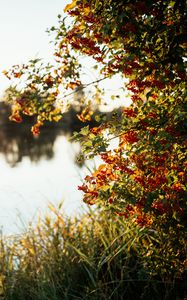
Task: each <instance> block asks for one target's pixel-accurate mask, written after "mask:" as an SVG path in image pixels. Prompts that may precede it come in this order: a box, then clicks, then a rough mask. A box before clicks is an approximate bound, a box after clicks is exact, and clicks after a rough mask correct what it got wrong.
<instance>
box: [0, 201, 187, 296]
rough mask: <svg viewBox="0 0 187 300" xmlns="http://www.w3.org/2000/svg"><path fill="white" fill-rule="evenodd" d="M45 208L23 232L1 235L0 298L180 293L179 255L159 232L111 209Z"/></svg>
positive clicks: (181, 272)
mask: <svg viewBox="0 0 187 300" xmlns="http://www.w3.org/2000/svg"><path fill="white" fill-rule="evenodd" d="M50 209H51V211H52V212H53V215H51V214H50V215H47V216H46V217H45V218H44V219H42V220H41V219H39V220H38V223H37V226H33V227H30V228H28V230H27V232H25V233H23V234H22V235H19V236H14V237H3V236H2V237H1V244H0V295H1V296H0V299H7V300H79V299H80V300H110V299H111V300H112V299H113V300H131V299H132V300H136V299H149V300H152V299H158V300H161V299H168V300H170V299H174V300H176V299H181V300H182V299H183V298H184V272H185V271H184V264H183V263H184V259H183V257H182V258H181V256H180V257H177V256H176V257H173V252H172V251H170V250H169V248H170V246H171V245H170V241H167V240H165V236H164V237H162V236H161V235H160V234H159V235H158V234H157V232H156V231H153V230H149V229H145V228H141V227H138V226H137V225H135V224H134V223H133V222H131V220H126V221H125V220H124V219H122V218H121V217H117V216H114V215H112V214H111V213H110V212H99V213H98V212H93V211H90V212H87V213H85V214H84V215H82V216H81V217H80V218H78V217H77V218H69V217H66V216H64V214H63V212H61V211H60V208H59V209H55V208H54V207H53V206H50ZM163 241H165V242H163ZM181 243H183V244H184V241H181ZM167 244H168V245H167ZM179 246H180V245H179ZM168 247H169V248H168ZM179 248H180V247H179ZM170 252H171V253H170ZM178 255H179V254H178ZM172 259H173V263H172Z"/></svg>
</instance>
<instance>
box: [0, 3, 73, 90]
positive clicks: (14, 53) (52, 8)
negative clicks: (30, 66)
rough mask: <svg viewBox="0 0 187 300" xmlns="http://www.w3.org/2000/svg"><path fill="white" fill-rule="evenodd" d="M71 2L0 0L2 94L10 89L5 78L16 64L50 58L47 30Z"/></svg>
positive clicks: (0, 85)
mask: <svg viewBox="0 0 187 300" xmlns="http://www.w3.org/2000/svg"><path fill="white" fill-rule="evenodd" d="M69 2H71V1H70V0H69V1H68V0H0V94H1V93H2V91H3V89H4V88H5V87H7V86H8V85H9V81H8V80H7V79H6V78H5V76H4V75H3V74H2V71H3V70H4V69H7V68H9V67H11V66H12V65H14V64H19V63H26V62H27V61H28V60H29V59H32V58H34V57H36V56H37V57H41V58H46V59H48V58H49V57H50V53H51V49H50V44H49V41H50V38H49V36H48V34H47V33H46V32H45V31H46V29H47V28H49V27H51V26H53V25H56V24H57V15H58V14H63V8H64V7H65V6H66V5H67V3H69Z"/></svg>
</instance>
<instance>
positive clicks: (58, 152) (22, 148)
mask: <svg viewBox="0 0 187 300" xmlns="http://www.w3.org/2000/svg"><path fill="white" fill-rule="evenodd" d="M11 126H12V125H11ZM11 126H8V127H7V126H1V127H0V178H1V180H0V226H1V228H2V230H3V232H4V233H5V234H16V233H19V232H21V231H23V230H25V229H26V228H27V226H28V224H29V223H30V222H35V221H36V220H37V218H38V215H39V214H41V215H44V214H45V213H46V212H47V210H48V203H53V204H54V205H55V206H56V205H58V204H59V203H60V202H62V201H63V202H64V204H63V205H64V211H65V213H66V214H68V215H73V214H77V213H79V212H81V210H82V209H83V207H85V206H84V205H83V203H82V201H81V198H82V194H81V192H80V191H78V189H77V186H78V185H80V184H81V182H82V179H83V178H84V177H85V175H86V174H88V173H89V171H88V169H87V166H86V165H83V166H80V165H78V164H77V163H76V157H77V155H78V153H79V152H80V147H79V144H77V143H71V142H70V141H69V137H68V135H67V134H64V133H63V131H61V130H59V129H58V130H57V129H55V128H49V129H45V130H44V131H42V134H41V135H40V137H39V138H38V139H34V138H33V136H32V135H31V133H30V130H29V129H28V128H24V127H23V126H20V124H18V126H17V125H14V126H13V127H11ZM19 127H20V128H19ZM27 127H28V126H27ZM23 128H24V129H23ZM92 165H93V162H90V163H89V167H91V166H92Z"/></svg>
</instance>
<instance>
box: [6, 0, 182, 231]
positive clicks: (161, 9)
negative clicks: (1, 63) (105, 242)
mask: <svg viewBox="0 0 187 300" xmlns="http://www.w3.org/2000/svg"><path fill="white" fill-rule="evenodd" d="M65 12H67V13H68V14H69V15H70V16H71V17H73V21H72V23H67V22H66V19H62V18H61V16H59V27H58V28H55V27H52V28H51V31H52V32H53V33H54V34H55V53H54V56H55V59H56V64H54V65H53V66H50V65H48V66H46V67H43V65H40V66H39V67H37V66H38V63H40V62H38V61H31V62H30V64H29V65H23V66H21V67H18V66H16V67H14V68H13V69H12V70H10V71H9V72H5V74H6V76H7V77H9V78H10V77H12V76H13V77H16V78H20V77H23V79H24V80H25V87H24V88H22V89H21V90H19V92H17V94H15V91H13V92H11V91H10V99H11V102H13V112H12V116H11V119H13V120H15V121H17V122H20V121H21V113H23V114H29V115H32V114H36V115H37V116H38V119H37V123H36V124H35V125H34V126H33V128H32V131H33V133H34V134H36V135H37V134H38V133H39V127H40V126H41V125H42V124H43V122H44V121H45V120H56V121H58V120H59V119H60V118H61V117H62V109H60V108H59V106H58V97H59V96H60V95H61V94H60V90H61V89H69V88H70V89H72V90H73V92H74V91H75V92H76V91H77V89H78V90H80V89H81V90H82V89H83V88H84V87H85V85H84V84H83V83H82V82H81V78H80V68H81V66H80V64H79V60H78V57H79V56H80V55H86V56H90V57H92V58H93V59H94V60H95V61H96V64H97V67H98V68H99V70H100V73H101V74H102V77H101V79H103V78H106V77H112V76H113V75H114V74H121V77H122V80H123V81H124V85H125V87H126V88H127V89H128V90H129V92H130V94H131V100H132V104H131V106H130V107H128V108H124V109H123V112H122V114H117V113H114V114H113V117H112V118H111V120H109V121H105V119H104V118H102V116H101V117H100V116H98V117H97V118H96V120H98V119H100V121H101V122H102V123H101V124H100V123H99V124H98V126H96V127H94V128H91V129H90V128H89V126H87V127H85V128H84V129H82V130H81V131H80V132H79V133H77V134H75V139H78V140H80V139H81V143H82V147H83V151H84V152H85V154H86V155H87V157H93V156H95V155H100V157H101V159H102V160H103V161H104V163H103V164H102V165H101V166H100V167H99V168H98V169H97V170H96V171H95V172H94V173H93V174H91V175H90V176H87V177H86V178H85V182H84V184H83V185H82V186H80V187H79V189H80V190H82V191H83V192H84V201H85V202H86V203H89V204H97V205H102V206H104V207H106V208H110V209H111V210H114V211H115V212H116V213H117V214H119V215H123V216H126V217H129V216H132V215H133V216H134V220H136V221H137V222H138V223H139V224H141V225H146V226H152V224H153V223H154V221H155V220H157V222H158V220H160V222H161V223H162V222H163V221H162V220H163V218H164V217H165V221H166V222H167V221H168V222H172V221H173V222H175V221H174V220H181V222H182V224H183V225H184V222H183V220H185V213H186V199H187V191H186V179H187V175H186V168H187V160H186V119H187V117H186V108H187V103H186V97H185V95H186V94H185V87H186V85H185V81H186V69H185V57H186V51H185V45H186V36H185V29H186V27H185V26H186V25H185V24H186V18H185V16H186V2H185V1H183V0H181V1H163V0H162V1H161V0H157V1H151V0H149V1H148V0H147V1H127V0H126V1H115V0H110V1H108V0H107V1H106V0H104V1H98V0H93V1H87V0H84V1H76V0H75V1H72V3H71V4H69V5H67V6H66V8H65ZM101 79H98V82H99V80H101ZM127 79H128V81H127ZM63 91H64V90H63ZM63 95H64V94H63ZM63 95H62V97H63ZM13 96H14V97H13ZM97 97H98V96H97ZM64 99H65V96H64ZM93 99H94V98H93ZM84 100H85V99H84ZM87 104H88V103H87ZM89 105H90V103H89V104H88V106H86V108H85V109H84V110H83V112H82V114H81V115H80V116H79V118H80V119H81V120H82V121H88V120H90V119H91V118H92V112H90V110H89ZM114 138H115V139H116V141H117V143H118V145H117V146H116V147H115V148H114V149H112V150H109V146H110V143H111V140H112V139H114Z"/></svg>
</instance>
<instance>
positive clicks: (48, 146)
mask: <svg viewBox="0 0 187 300" xmlns="http://www.w3.org/2000/svg"><path fill="white" fill-rule="evenodd" d="M97 112H98V111H97ZM97 112H95V113H97ZM77 113H78V111H77V107H75V108H74V107H73V106H72V107H71V108H70V109H69V111H68V112H67V113H64V116H63V118H62V120H61V121H59V122H57V123H56V122H46V123H45V124H44V126H43V127H42V128H41V132H40V135H39V136H38V137H34V136H33V135H32V133H31V126H32V125H33V124H34V122H35V118H34V117H28V116H24V117H23V119H24V121H23V122H22V123H19V124H17V123H15V122H13V121H10V120H9V116H10V114H11V107H10V105H8V104H6V103H5V102H0V153H2V154H3V155H4V157H5V159H6V161H7V163H8V164H9V165H10V166H12V167H14V166H16V165H17V163H19V162H21V161H22V159H23V157H29V158H30V160H31V161H32V162H38V161H39V160H40V159H41V158H45V159H47V160H49V159H51V158H53V157H54V143H55V141H56V139H57V137H58V136H60V135H64V136H67V137H69V136H71V135H72V133H73V132H74V131H79V130H80V129H81V127H83V126H86V125H87V124H86V123H82V122H81V121H80V120H79V119H78V118H77ZM95 123H96V122H95V121H92V122H89V125H90V126H91V127H93V126H95V125H96V124H95ZM97 124H98V123H97Z"/></svg>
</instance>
